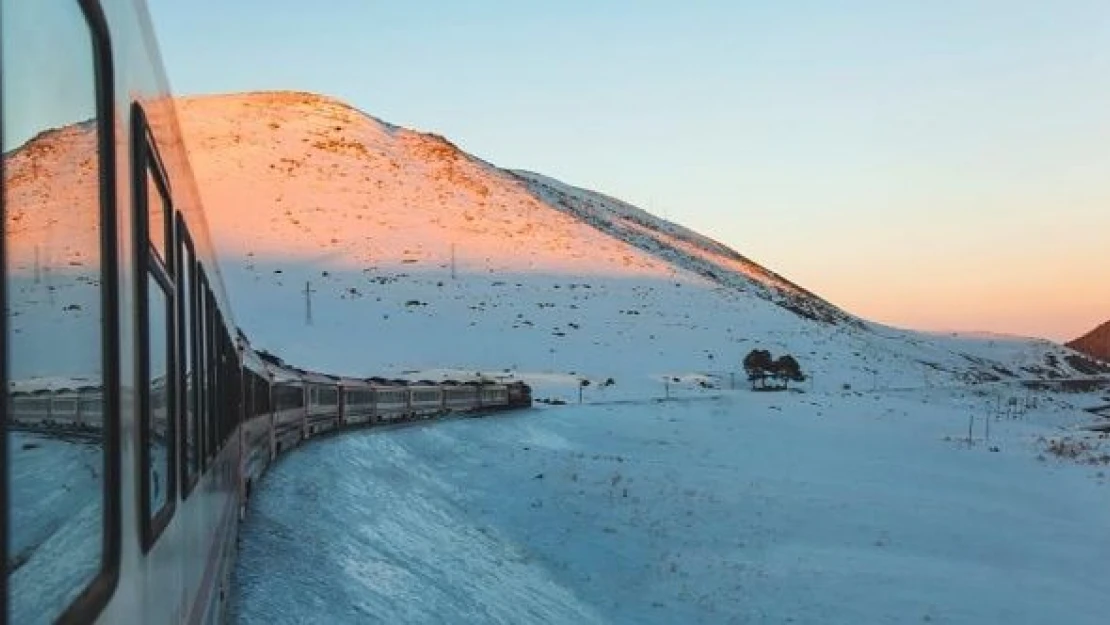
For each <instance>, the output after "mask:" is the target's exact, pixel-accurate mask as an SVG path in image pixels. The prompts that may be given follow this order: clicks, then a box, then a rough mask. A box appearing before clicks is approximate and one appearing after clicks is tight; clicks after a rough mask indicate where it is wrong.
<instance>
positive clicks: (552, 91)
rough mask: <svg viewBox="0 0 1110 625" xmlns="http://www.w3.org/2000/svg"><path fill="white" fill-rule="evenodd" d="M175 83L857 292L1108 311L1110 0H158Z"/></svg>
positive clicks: (896, 315) (1055, 312)
mask: <svg viewBox="0 0 1110 625" xmlns="http://www.w3.org/2000/svg"><path fill="white" fill-rule="evenodd" d="M149 4H150V9H151V13H152V16H153V19H154V22H155V25H156V29H157V31H158V36H159V38H160V41H161V45H162V52H163V57H164V60H165V63H166V66H167V71H168V74H169V76H170V82H171V84H172V85H173V87H174V89H175V90H176V91H177V92H179V93H189V94H191V93H210V92H224V91H243V90H253V89H301V90H309V91H317V92H322V93H327V94H331V95H335V96H338V97H341V98H343V99H345V100H347V101H349V102H351V103H352V104H353V105H355V106H357V107H359V108H361V109H363V110H364V111H366V112H368V113H370V114H373V115H375V116H377V117H380V118H382V119H384V120H387V121H390V122H393V123H397V124H401V125H405V126H410V127H415V128H418V129H422V130H429V131H434V132H438V133H441V134H443V135H445V136H447V137H448V138H450V139H452V140H453V141H454V142H455V143H457V144H458V145H460V147H462V148H463V149H465V150H467V151H469V152H472V153H474V154H476V155H478V156H480V157H483V158H485V159H487V160H490V161H492V162H494V163H496V164H498V165H501V166H504V167H514V168H524V169H531V170H534V171H539V172H542V173H544V174H547V175H550V176H554V177H556V178H559V179H562V180H564V181H565V182H568V183H571V184H576V185H579V186H584V187H589V188H593V189H596V190H599V191H602V192H605V193H608V194H611V195H614V196H617V197H620V198H622V199H626V200H628V201H631V202H633V203H635V204H638V205H640V206H642V207H644V208H647V209H648V210H651V211H653V212H655V213H657V214H660V215H665V216H668V217H670V218H671V219H673V220H675V221H678V222H680V223H683V224H685V225H688V226H690V227H693V228H695V229H697V230H699V231H702V232H704V233H706V234H708V235H710V236H713V237H715V238H717V239H720V240H722V241H723V242H725V243H727V244H729V245H730V246H732V247H734V248H736V249H737V250H738V251H740V252H741V253H743V254H746V255H748V256H749V257H751V258H753V259H754V260H756V261H758V262H761V263H763V264H765V265H767V266H768V267H770V268H771V269H774V270H776V271H778V272H780V273H782V274H784V275H786V276H787V277H789V278H791V279H794V280H795V281H797V282H799V283H800V284H802V285H803V286H805V287H807V288H810V289H812V290H814V291H817V292H818V293H820V294H822V295H824V296H826V297H827V298H829V299H830V300H831V301H833V302H834V303H836V304H839V305H842V306H844V307H846V308H848V309H849V310H851V311H853V312H856V313H858V314H861V315H864V316H867V317H871V318H874V319H877V320H880V321H886V322H890V323H895V324H898V325H906V326H912V327H924V328H932V329H937V328H941V329H951V328H959V329H984V330H995V331H1001V332H1015V333H1022V334H1032V335H1041V336H1048V337H1050V338H1056V339H1066V338H1071V337H1072V336H1073V335H1076V334H1078V333H1080V332H1082V331H1085V330H1087V329H1089V328H1090V327H1093V326H1094V325H1095V324H1096V323H1098V322H1101V321H1104V320H1106V319H1108V318H1110V242H1108V241H1107V238H1108V236H1110V183H1108V182H1107V180H1108V179H1110V2H1106V0H1060V1H1057V2H1044V1H1043V0H1007V1H995V0H984V1H979V2H975V1H970V0H964V1H948V0H933V1H920V2H881V1H877V0H867V1H865V0H856V1H843V2H834V1H817V0H813V1H809V2H802V1H783V2H763V1H760V2H745V1H741V0H731V1H728V0H723V1H713V2H710V1H696V0H691V1H688V2H677V1H672V2H662V1H648V0H640V1H632V0H627V1H609V2H605V1H602V0H596V1H592V2H589V1H582V0H563V1H560V2H546V3H539V2H524V1H519V0H518V1H516V2H508V1H501V0H488V1H479V0H475V1H471V2H460V1H440V2H430V1H402V0H397V1H395V2H377V1H370V0H362V1H356V0H327V1H326V2H316V3H307V2H303V1H300V0H298V1H293V0H270V1H268V2H263V1H261V0H235V1H234V2H231V1H227V0H189V1H188V2H181V1H179V0H149Z"/></svg>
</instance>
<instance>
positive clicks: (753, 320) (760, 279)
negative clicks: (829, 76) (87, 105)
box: [180, 93, 1077, 386]
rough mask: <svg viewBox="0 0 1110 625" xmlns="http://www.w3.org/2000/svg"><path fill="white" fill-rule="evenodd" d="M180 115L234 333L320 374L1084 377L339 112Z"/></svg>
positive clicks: (594, 198) (233, 107) (310, 98)
mask: <svg viewBox="0 0 1110 625" xmlns="http://www.w3.org/2000/svg"><path fill="white" fill-rule="evenodd" d="M180 110H181V115H182V126H183V128H184V130H185V133H186V144H187V146H188V148H189V153H190V157H191V159H192V162H193V166H194V168H195V170H196V172H197V176H198V179H199V181H200V187H201V190H202V195H203V197H204V200H205V205H206V206H207V211H208V219H209V222H210V229H211V231H212V233H213V238H214V243H215V247H216V249H217V250H218V251H219V254H220V257H221V260H222V263H223V271H224V276H225V278H226V279H227V281H228V283H229V285H230V286H229V292H230V294H231V299H232V301H233V303H234V307H235V310H236V312H237V316H238V317H239V319H240V320H241V323H242V324H243V325H244V328H245V329H246V331H247V332H248V333H249V334H250V335H251V336H252V337H253V339H254V340H255V341H256V342H257V343H258V344H259V345H260V346H261V347H264V348H266V349H270V350H273V351H275V352H277V353H281V354H283V355H286V356H287V358H288V359H289V360H291V361H293V362H300V363H302V364H304V365H305V366H308V367H317V368H322V369H334V370H340V371H342V372H346V373H352V374H369V373H373V372H380V371H381V370H383V369H386V370H390V371H393V372H398V371H404V370H411V369H426V368H429V367H436V366H448V367H460V368H472V369H487V370H488V369H491V368H517V369H522V370H531V371H535V370H557V371H561V372H568V371H575V372H578V373H581V374H586V375H592V376H596V377H599V378H606V377H616V378H618V379H619V378H622V377H623V378H625V379H628V378H629V377H632V378H635V379H641V380H642V379H644V378H645V377H647V376H650V375H652V374H659V373H672V372H687V371H692V370H698V371H704V370H714V371H722V370H725V369H734V368H735V364H736V363H737V362H738V361H739V359H740V358H742V357H743V355H744V354H745V353H746V352H747V351H748V350H750V349H752V348H754V347H757V346H765V347H768V348H770V349H772V351H774V352H776V353H781V352H784V351H789V352H791V353H794V354H795V355H796V356H798V357H799V358H800V360H801V361H802V364H803V367H804V368H805V369H806V370H807V371H811V372H815V373H816V374H817V379H818V380H819V381H820V382H818V383H828V384H830V385H832V384H835V385H841V384H845V383H848V384H853V383H855V384H866V385H888V386H894V385H911V384H916V385H921V384H922V383H937V384H939V383H944V382H946V381H951V379H952V378H951V376H952V375H955V376H957V377H958V378H960V379H989V378H1009V377H1011V375H1010V374H1013V376H1032V377H1037V376H1041V375H1056V376H1063V377H1068V376H1072V375H1075V374H1076V373H1077V372H1076V371H1074V370H1073V369H1071V368H1069V366H1068V364H1067V358H1068V357H1069V356H1071V355H1072V354H1071V352H1069V351H1068V350H1065V349H1063V348H1061V347H1059V346H1056V345H1053V344H1050V343H1049V342H1047V341H1035V340H1023V339H1016V340H1010V341H1008V340H962V339H958V338H952V337H947V338H937V337H933V336H930V335H923V334H918V333H912V332H904V331H899V330H894V329H890V328H884V327H880V326H876V325H872V324H868V323H864V322H861V321H859V320H858V319H855V318H854V317H851V316H850V315H848V314H846V313H844V312H842V311H840V310H839V309H837V308H835V307H834V306H832V305H830V304H828V303H827V302H825V301H823V300H821V299H820V298H818V297H817V296H815V295H813V294H811V293H810V292H808V291H806V290H805V289H803V288H801V287H799V286H797V285H794V284H792V283H791V282H789V281H788V280H786V279H784V278H782V277H780V276H778V275H776V274H774V273H773V272H771V271H769V270H767V269H764V268H762V267H760V266H759V265H757V264H755V263H754V262H752V261H750V260H748V259H745V258H744V257H742V256H740V255H739V254H737V253H736V252H734V251H732V250H730V249H728V248H727V247H725V246H723V245H721V244H720V243H717V242H715V241H712V240H710V239H708V238H706V237H704V236H701V235H698V234H696V233H693V232H691V231H689V230H687V229H685V228H682V227H680V226H677V225H675V224H671V223H668V222H666V221H664V220H661V219H658V218H656V217H654V216H652V215H650V214H648V213H646V212H644V211H642V210H639V209H637V208H634V207H632V206H629V205H628V204H625V203H623V202H620V201H617V200H614V199H612V198H609V197H606V196H604V195H601V194H597V193H593V192H590V191H585V190H581V189H576V188H574V187H571V186H568V185H565V184H562V183H559V182H557V181H554V180H551V179H549V178H545V177H542V176H539V175H537V174H531V173H526V172H519V171H516V172H514V171H506V170H502V169H499V168H497V167H494V166H493V165H491V164H489V163H487V162H485V161H482V160H480V159H477V158H475V157H472V156H469V155H467V154H465V153H463V152H461V151H460V150H459V149H458V148H456V147H455V146H454V145H452V144H450V143H449V142H447V141H446V140H445V139H443V138H442V137H439V136H436V135H429V134H422V133H418V132H414V131H410V130H406V129H401V128H397V127H395V126H391V125H389V124H386V123H383V122H380V121H378V120H376V119H374V118H372V117H369V116H367V115H365V114H363V113H360V112H359V111H357V110H355V109H352V108H350V107H349V106H347V105H345V104H343V103H341V102H338V101H336V100H333V99H330V98H325V97H321V96H316V95H311V94H303V93H253V94H240V95H226V96H206V97H197V98H186V99H184V100H183V101H182V102H181V103H180ZM306 286H308V288H309V290H310V291H311V292H310V293H309V294H308V295H307V297H306V294H305V288H306ZM309 298H310V299H311V305H312V322H311V325H309V323H308V320H307V314H306V313H307V311H306V307H307V303H308V302H307V301H306V300H307V299H309ZM1049 355H1051V357H1049ZM1053 363H1056V364H1053ZM1050 371H1051V373H1050ZM937 372H940V373H937ZM1007 372H1009V373H1007ZM934 377H935V378H936V379H933V378H934Z"/></svg>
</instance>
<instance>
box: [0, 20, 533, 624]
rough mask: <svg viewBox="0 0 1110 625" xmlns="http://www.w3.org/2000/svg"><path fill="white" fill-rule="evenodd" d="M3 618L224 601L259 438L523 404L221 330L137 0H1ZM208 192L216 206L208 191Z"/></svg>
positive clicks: (518, 390) (196, 610)
mask: <svg viewBox="0 0 1110 625" xmlns="http://www.w3.org/2000/svg"><path fill="white" fill-rule="evenodd" d="M0 33H2V38H3V42H4V46H3V56H2V57H0V96H2V97H0V104H2V107H3V111H2V113H3V115H2V116H0V118H2V123H0V143H2V145H3V159H2V170H3V176H2V177H0V209H2V213H3V222H2V223H3V233H2V237H0V241H2V247H0V253H2V257H3V258H2V264H3V267H4V271H3V273H2V274H0V279H2V281H3V285H2V286H3V288H0V298H2V301H0V305H2V306H0V308H2V309H3V310H4V311H5V314H4V315H2V316H0V336H2V337H3V340H4V345H3V351H4V359H3V363H2V367H0V382H2V383H0V392H2V393H3V394H4V397H3V401H2V402H0V409H2V410H3V411H4V412H3V420H2V423H3V427H4V434H5V444H4V445H3V446H0V472H2V478H3V479H0V485H2V486H3V501H4V505H3V506H2V508H0V534H3V535H4V536H5V537H6V540H4V541H0V543H2V544H0V553H2V554H3V559H4V562H5V565H6V574H5V575H3V576H0V584H3V587H2V588H0V602H2V605H0V625H3V624H5V623H12V624H19V625H24V624H27V623H52V622H54V623H143V624H150V625H154V624H160V623H170V624H177V623H189V624H193V623H220V622H223V621H224V620H225V618H226V609H227V602H228V599H229V587H228V585H229V581H230V573H231V569H232V562H233V558H234V554H235V545H236V539H237V535H238V521H239V519H240V518H241V517H242V515H243V513H244V510H245V504H246V501H247V499H248V498H249V496H250V493H251V490H252V488H253V486H254V484H255V483H256V481H257V480H258V478H259V477H260V476H261V475H262V473H263V472H264V471H265V470H266V468H267V467H268V466H270V465H271V464H272V463H273V462H274V461H275V459H277V458H279V457H280V456H281V454H283V453H286V452H288V451H289V450H291V449H294V448H295V447H297V446H298V445H299V444H301V443H302V442H303V441H306V440H309V439H311V438H313V437H317V436H321V435H324V434H326V433H329V432H332V431H337V430H341V429H344V428H350V427H366V426H370V427H373V426H376V425H380V424H388V423H395V422H400V421H411V420H415V419H426V418H432V417H436V416H439V415H444V414H450V413H474V412H485V411H491V410H498V409H504V408H514V407H525V406H529V405H531V401H532V399H531V391H530V389H529V387H528V386H527V385H526V384H523V383H522V382H505V381H498V380H490V379H477V380H470V381H465V382H439V383H433V382H429V381H418V382H409V381H403V380H386V379H381V378H369V379H363V378H352V377H341V376H335V375H329V374H326V373H320V372H314V371H306V370H302V369H298V368H295V367H292V366H289V365H287V364H285V363H284V362H282V361H281V360H280V359H278V358H276V357H274V356H272V355H269V354H267V353H265V352H261V351H256V350H255V349H253V348H252V347H251V345H250V344H249V342H248V341H247V340H246V337H245V336H244V335H242V334H241V333H240V332H238V331H237V330H235V328H236V325H235V323H234V319H233V316H232V314H231V309H230V306H229V304H228V301H227V297H226V295H225V293H224V288H223V285H222V281H221V278H220V274H219V270H218V265H217V263H216V262H215V255H214V253H213V249H212V246H211V244H210V242H209V241H208V236H207V230H206V225H205V219H204V215H205V212H204V208H202V206H201V201H200V192H199V190H198V188H197V183H196V181H195V179H194V176H193V173H192V170H191V168H190V165H189V160H188V157H187V153H186V150H185V145H184V141H183V139H182V135H181V131H180V128H179V125H178V121H177V116H176V113H175V110H174V106H173V100H172V98H171V95H170V91H169V88H168V83H167V80H166V78H165V75H164V70H163V68H162V67H161V62H160V57H159V53H158V50H157V46H156V43H155V38H154V35H153V29H152V26H151V23H150V18H149V15H148V13H147V9H146V7H145V3H144V1H143V0H57V1H55V2H26V1H24V0H0ZM207 210H234V207H220V206H210V207H207Z"/></svg>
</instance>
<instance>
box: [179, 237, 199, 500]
mask: <svg viewBox="0 0 1110 625" xmlns="http://www.w3.org/2000/svg"><path fill="white" fill-rule="evenodd" d="M179 230H180V231H181V232H182V234H181V236H180V239H181V243H180V245H179V246H178V251H177V253H178V258H179V259H180V265H179V270H178V280H177V298H178V302H179V304H178V309H179V310H180V315H181V343H180V345H181V347H180V349H181V352H182V356H183V358H182V359H181V361H182V362H183V363H184V365H185V366H184V370H183V371H182V372H181V374H180V376H179V379H180V383H179V388H181V389H182V390H183V391H184V397H183V398H182V402H181V406H182V409H183V411H184V415H185V419H184V424H183V427H182V428H181V430H182V431H181V436H180V439H181V441H182V445H181V449H182V453H183V454H184V458H183V459H182V462H183V468H184V470H183V471H182V474H183V475H184V476H185V486H184V487H183V489H184V490H183V492H186V493H187V492H188V489H189V488H191V486H192V483H193V480H194V479H195V478H196V476H197V474H198V473H199V471H200V460H199V458H200V457H199V455H198V454H197V438H198V436H197V428H198V424H197V408H196V402H197V400H196V395H195V393H196V390H197V387H196V383H197V378H196V371H195V367H194V365H193V363H194V362H196V345H195V343H194V341H195V340H196V333H195V332H194V330H193V319H195V318H196V313H195V311H194V310H193V307H194V306H195V304H194V303H193V297H192V294H193V293H194V292H195V288H196V287H195V284H194V277H193V276H194V275H195V274H194V272H193V252H192V249H191V248H190V247H189V245H188V242H187V239H186V238H185V236H184V226H181V227H180V228H179Z"/></svg>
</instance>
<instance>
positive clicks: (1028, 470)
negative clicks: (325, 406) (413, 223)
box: [234, 391, 1110, 623]
mask: <svg viewBox="0 0 1110 625" xmlns="http://www.w3.org/2000/svg"><path fill="white" fill-rule="evenodd" d="M983 401H984V399H983V398H982V397H977V396H974V395H972V394H970V393H968V394H964V393H955V394H952V393H948V394H946V395H945V396H944V397H940V398H937V397H933V396H927V394H926V393H924V392H919V393H913V394H904V393H898V394H855V393H848V394H839V393H752V392H750V391H732V392H729V391H714V392H712V393H710V392H708V391H706V392H704V396H702V397H689V398H686V399H680V400H674V401H669V402H660V401H642V402H635V403H633V402H622V403H610V404H596V405H583V406H577V405H574V406H565V407H558V408H544V409H533V410H530V411H523V412H520V413H515V414H506V415H497V416H491V417H487V418H485V419H481V420H456V421H449V422H444V423H435V424H426V425H422V426H419V427H411V428H406V429H393V430H389V431H385V432H371V431H364V432H358V433H351V434H347V435H344V436H340V437H335V438H330V439H326V440H323V441H319V442H315V443H312V444H310V445H308V446H306V447H305V448H303V449H302V450H299V451H298V452H296V453H294V454H293V455H291V456H290V457H289V458H287V459H285V460H283V461H282V462H281V463H280V464H279V465H278V466H277V467H276V468H274V469H272V470H271V472H270V473H269V474H267V475H266V477H264V478H263V482H262V483H261V487H260V488H259V490H258V495H257V499H256V500H255V501H253V502H252V504H251V506H250V509H249V512H248V518H247V521H246V523H245V525H244V536H243V551H242V554H241V557H240V560H239V563H238V568H237V573H236V575H237V579H238V588H239V595H238V597H237V599H236V606H235V608H234V611H235V613H236V618H237V622H239V623H263V622H265V623H292V622H300V621H298V620H297V619H302V618H306V615H311V619H310V620H312V621H313V622H321V623H323V622H334V623H341V622H412V623H432V622H444V621H449V622H452V623H520V622H607V623H728V622H774V623H782V622H796V623H884V622H942V623H997V622H1006V623H1049V622H1067V623H1104V622H1105V621H1106V618H1107V614H1108V613H1110V578H1107V577H1106V575H1105V563H1106V562H1107V561H1108V558H1110V536H1108V535H1107V534H1106V532H1105V528H1106V527H1110V484H1108V482H1107V475H1106V472H1107V471H1110V467H1107V466H1105V465H1104V464H1101V463H1100V464H1099V465H1097V466H1096V465H1080V464H1076V463H1072V462H1067V461H1062V460H1058V459H1056V458H1055V457H1054V456H1051V454H1048V455H1045V452H1044V443H1042V442H1040V441H1039V438H1040V437H1043V436H1046V435H1049V434H1051V433H1053V432H1059V431H1061V430H1060V428H1069V427H1071V426H1073V425H1075V424H1076V423H1079V422H1081V421H1082V419H1083V417H1082V415H1080V414H1077V412H1076V411H1075V410H1074V409H1072V408H1068V407H1061V406H1056V405H1055V404H1053V403H1051V402H1049V403H1048V404H1047V405H1046V406H1045V407H1043V408H1041V409H1038V410H1034V411H1030V412H1028V413H1027V414H1026V415H1025V416H1023V417H1022V418H1021V419H1017V420H1010V419H1003V420H997V421H994V422H992V429H991V440H990V441H989V443H988V442H986V441H983V440H982V423H981V420H980V421H979V422H978V423H977V426H978V427H977V429H976V438H975V440H974V444H973V445H972V446H970V447H969V446H968V444H967V442H966V440H965V437H966V432H967V423H968V419H967V415H968V414H969V413H977V412H982V408H983ZM1101 445H1102V449H1103V450H1105V451H1110V441H1105V440H1104V441H1101ZM991 446H997V447H998V448H999V451H998V452H991V451H989V448H990V447H991ZM1040 456H1044V457H1043V459H1040V458H1039V457H1040ZM336 475H340V476H344V477H343V479H339V480H336V479H335V476H336ZM306 537H312V538H310V539H308V538H306ZM274 571H281V572H282V573H281V574H280V575H275V574H273V572H274Z"/></svg>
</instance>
